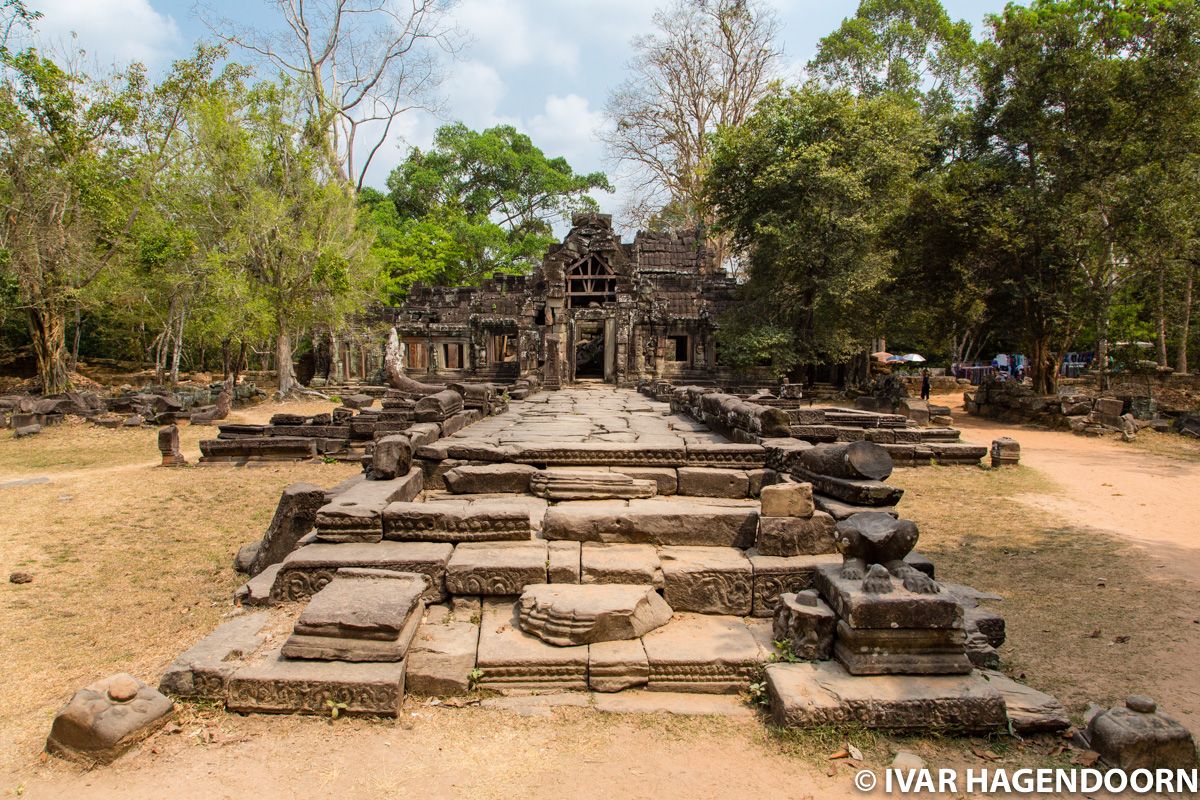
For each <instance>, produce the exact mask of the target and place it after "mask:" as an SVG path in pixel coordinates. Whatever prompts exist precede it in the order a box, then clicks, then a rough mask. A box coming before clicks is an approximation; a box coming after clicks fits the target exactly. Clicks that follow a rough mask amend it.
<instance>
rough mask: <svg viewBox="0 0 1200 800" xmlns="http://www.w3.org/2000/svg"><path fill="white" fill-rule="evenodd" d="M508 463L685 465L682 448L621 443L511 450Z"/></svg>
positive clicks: (555, 444) (589, 443)
mask: <svg viewBox="0 0 1200 800" xmlns="http://www.w3.org/2000/svg"><path fill="white" fill-rule="evenodd" d="M514 449H515V452H514V454H513V455H512V457H511V460H512V461H514V462H516V463H518V464H538V465H542V466H548V467H555V466H574V465H601V466H621V467H642V466H647V467H677V466H679V465H681V464H684V463H687V451H686V450H685V448H683V447H660V446H641V445H638V444H637V443H633V444H629V443H624V442H562V443H550V444H544V445H524V446H515V448H514Z"/></svg>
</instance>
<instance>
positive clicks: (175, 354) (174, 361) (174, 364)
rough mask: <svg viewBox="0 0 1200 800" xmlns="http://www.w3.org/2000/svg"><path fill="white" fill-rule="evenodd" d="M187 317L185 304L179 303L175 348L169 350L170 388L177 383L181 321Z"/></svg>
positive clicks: (181, 338) (180, 348)
mask: <svg viewBox="0 0 1200 800" xmlns="http://www.w3.org/2000/svg"><path fill="white" fill-rule="evenodd" d="M186 318H187V304H186V303H181V304H180V308H179V312H178V313H177V314H176V320H175V348H174V350H172V352H171V388H172V389H174V388H175V386H176V385H178V383H179V356H180V354H181V353H182V351H183V323H184V320H185V319H186Z"/></svg>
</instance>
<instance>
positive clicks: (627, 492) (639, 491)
mask: <svg viewBox="0 0 1200 800" xmlns="http://www.w3.org/2000/svg"><path fill="white" fill-rule="evenodd" d="M657 490H658V486H657V484H656V483H654V482H652V481H647V480H635V479H634V478H631V477H629V476H628V475H624V474H621V473H618V472H598V471H591V472H584V471H577V470H569V469H556V468H552V469H546V470H537V471H535V473H534V474H533V476H532V477H530V479H529V493H530V494H532V495H534V496H536V497H542V498H545V499H546V500H552V501H563V500H611V499H631V498H637V497H653V496H654V494H655V492H656V491H657Z"/></svg>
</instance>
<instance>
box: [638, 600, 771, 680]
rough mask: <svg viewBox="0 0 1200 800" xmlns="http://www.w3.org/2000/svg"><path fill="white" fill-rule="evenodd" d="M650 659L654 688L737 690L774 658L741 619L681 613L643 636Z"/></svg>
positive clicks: (648, 658) (647, 655) (651, 678)
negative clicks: (764, 663) (768, 660)
mask: <svg viewBox="0 0 1200 800" xmlns="http://www.w3.org/2000/svg"><path fill="white" fill-rule="evenodd" d="M642 644H643V646H644V647H645V648H646V658H647V660H648V661H649V663H650V680H649V683H648V688H649V689H651V690H654V691H664V692H701V693H704V694H734V693H736V692H739V691H742V690H743V689H745V688H746V686H747V685H748V684H749V683H750V679H751V678H752V677H753V676H754V675H755V674H756V673H757V670H758V668H759V665H760V664H762V663H763V662H765V661H766V660H767V658H768V657H769V656H770V653H769V651H768V650H767V649H766V648H765V647H763V645H762V643H761V642H760V641H759V639H758V638H757V637H756V636H755V635H754V633H753V632H752V631H751V629H750V628H749V626H747V625H746V623H745V622H744V621H742V620H741V619H740V618H738V617H723V616H711V615H706V614H686V613H684V614H676V615H675V616H674V617H672V619H671V621H670V622H668V623H667V624H666V625H664V626H663V627H661V628H659V629H657V630H654V631H651V632H650V633H648V634H646V635H645V636H643V637H642Z"/></svg>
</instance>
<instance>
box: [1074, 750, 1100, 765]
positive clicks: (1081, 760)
mask: <svg viewBox="0 0 1200 800" xmlns="http://www.w3.org/2000/svg"><path fill="white" fill-rule="evenodd" d="M1099 758H1100V754H1099V753H1097V752H1096V751H1095V750H1080V751H1079V752H1078V753H1076V754H1075V755H1074V757H1073V758H1072V759H1071V763H1072V764H1077V765H1078V766H1081V767H1090V766H1092V765H1093V764H1095V763H1096V761H1097V760H1098V759H1099Z"/></svg>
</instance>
